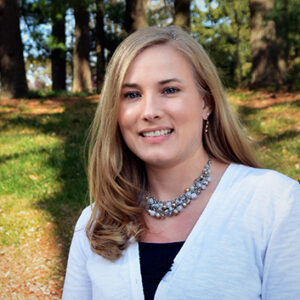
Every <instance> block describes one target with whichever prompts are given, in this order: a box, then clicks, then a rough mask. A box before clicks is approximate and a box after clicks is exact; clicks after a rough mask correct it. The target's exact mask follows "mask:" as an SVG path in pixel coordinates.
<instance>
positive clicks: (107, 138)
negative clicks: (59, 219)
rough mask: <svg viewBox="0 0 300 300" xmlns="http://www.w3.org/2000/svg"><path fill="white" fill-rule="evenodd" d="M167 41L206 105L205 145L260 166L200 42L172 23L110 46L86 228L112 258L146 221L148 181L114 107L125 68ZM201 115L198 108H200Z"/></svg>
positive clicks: (227, 158) (227, 159) (93, 134)
mask: <svg viewBox="0 0 300 300" xmlns="http://www.w3.org/2000/svg"><path fill="white" fill-rule="evenodd" d="M160 44H168V45H171V46H172V47H174V48H175V49H177V50H178V51H180V52H181V53H182V54H183V55H184V56H185V57H186V58H187V59H188V60H189V61H190V63H191V68H192V70H193V72H194V77H195V82H196V84H197V86H198V89H199V92H200V94H201V95H202V97H203V99H204V101H205V102H206V104H207V105H209V106H210V108H211V114H210V116H209V129H208V132H207V133H206V134H203V144H204V148H205V150H206V151H207V153H208V154H210V155H211V156H212V157H214V158H216V159H218V160H220V161H221V162H224V163H232V162H233V163H239V164H244V165H248V166H252V167H259V164H258V162H257V160H256V158H255V156H254V151H253V148H252V146H251V142H250V141H249V139H248V138H247V136H246V134H245V132H244V130H243V129H242V127H241V125H240V124H239V122H238V120H237V119H236V118H235V116H234V115H233V113H232V112H231V110H230V108H229V105H228V102H227V100H226V97H225V94H224V91H223V87H222V84H221V82H220V79H219V77H218V75H217V72H216V69H215V67H214V65H213V63H212V62H211V60H210V58H209V57H208V55H207V54H206V52H205V50H204V49H203V47H202V46H201V45H200V44H199V43H197V42H196V41H195V40H194V39H193V38H192V37H190V36H189V34H188V33H186V32H184V31H182V30H181V29H179V28H176V27H174V26H171V27H168V28H158V27H148V28H144V29H141V30H139V31H136V32H135V33H133V34H131V35H130V36H129V37H128V38H126V39H125V40H124V41H123V42H122V43H121V44H120V45H119V47H118V48H117V50H116V51H115V53H114V55H113V57H112V59H111V61H110V63H109V65H108V67H107V71H106V76H105V80H104V85H103V89H102V93H101V99H100V101H99V104H98V107H97V110H96V113H95V117H94V120H93V122H92V125H91V129H90V133H89V150H88V151H89V154H88V180H89V193H90V200H91V205H92V215H91V218H90V220H89V223H88V226H87V228H86V233H87V236H88V239H89V241H90V244H91V248H92V250H93V251H94V252H96V253H97V254H99V255H101V256H102V257H104V258H106V259H108V260H111V261H114V260H116V259H118V258H119V257H120V256H121V255H122V251H123V250H124V249H126V247H128V245H129V243H130V241H131V240H136V241H139V240H140V238H141V235H142V233H143V230H144V229H145V223H144V219H143V208H141V205H140V203H139V198H140V197H139V195H140V192H141V190H143V189H145V188H146V186H147V178H146V172H145V167H144V163H143V162H142V161H141V160H140V159H139V158H138V157H136V156H135V155H134V154H133V153H132V152H131V151H130V150H129V149H128V147H127V146H126V144H125V142H124V141H123V139H122V136H121V133H120V130H119V127H118V122H117V115H118V106H119V101H120V97H121V89H122V84H123V81H124V77H125V74H126V71H127V70H128V68H129V66H130V64H131V63H132V61H133V60H134V58H135V57H136V56H137V55H138V54H139V53H141V52H142V51H143V50H145V49H146V48H149V47H151V46H154V45H160ZM199 117H200V112H199Z"/></svg>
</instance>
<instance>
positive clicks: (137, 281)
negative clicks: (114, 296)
mask: <svg viewBox="0 0 300 300" xmlns="http://www.w3.org/2000/svg"><path fill="white" fill-rule="evenodd" d="M234 165H235V164H232V163H231V164H229V165H228V167H227V168H226V170H225V171H224V173H223V175H222V177H221V179H220V181H219V182H218V184H217V186H216V188H215V190H214V192H213V193H212V195H211V196H210V199H209V201H208V203H207V205H206V207H205V209H204V210H203V212H202V214H201V216H200V217H199V219H198V220H197V222H196V223H195V225H194V227H193V229H192V231H191V232H190V234H189V235H188V237H187V239H186V240H185V242H184V244H183V246H182V247H181V249H180V250H179V252H178V253H177V255H176V256H175V258H174V263H173V266H172V268H171V272H168V273H167V274H166V275H165V276H164V277H163V279H162V280H161V282H160V283H159V285H158V287H157V289H156V292H155V295H154V299H155V298H156V296H157V293H158V294H160V291H161V288H160V287H161V285H163V281H164V279H166V280H171V278H172V277H174V276H175V275H176V273H177V270H178V269H179V268H180V266H181V265H182V263H181V262H182V260H183V259H184V257H185V255H186V253H187V252H188V251H189V249H190V248H191V246H192V244H193V241H194V240H195V238H196V237H197V236H198V233H199V232H201V228H202V227H203V226H204V224H205V223H206V222H207V221H208V219H209V216H210V215H211V213H212V212H213V211H214V207H215V205H216V202H217V201H216V200H217V199H218V194H219V193H220V191H222V190H223V187H224V186H226V185H227V183H228V181H229V179H230V173H231V169H232V168H233V166H234ZM130 248H131V249H128V250H129V251H128V255H129V256H130V261H131V264H130V265H131V267H130V272H131V275H132V276H133V278H132V279H133V280H132V288H134V289H135V292H136V293H137V294H136V293H133V295H134V299H140V296H141V295H143V297H144V292H143V283H142V275H141V266H140V255H139V246H138V243H137V242H134V243H133V244H132V245H131V247H130Z"/></svg>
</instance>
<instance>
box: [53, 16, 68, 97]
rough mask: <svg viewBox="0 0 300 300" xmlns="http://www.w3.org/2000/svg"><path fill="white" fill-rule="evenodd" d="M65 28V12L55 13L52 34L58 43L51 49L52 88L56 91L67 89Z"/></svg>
mask: <svg viewBox="0 0 300 300" xmlns="http://www.w3.org/2000/svg"><path fill="white" fill-rule="evenodd" d="M65 30H66V28H65V12H62V13H61V14H53V16H52V35H53V38H54V40H55V42H56V43H57V44H58V45H57V47H55V49H53V50H52V51H51V67H52V69H51V75H52V90H54V91H56V90H66V77H67V74H66V51H65V50H64V49H62V45H65V42H66V33H65ZM59 44H60V45H59Z"/></svg>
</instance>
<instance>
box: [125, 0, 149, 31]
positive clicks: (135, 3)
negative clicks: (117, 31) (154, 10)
mask: <svg viewBox="0 0 300 300" xmlns="http://www.w3.org/2000/svg"><path fill="white" fill-rule="evenodd" d="M147 26H148V23H147V16H146V5H145V0H126V12H125V30H126V31H127V33H132V32H134V31H136V30H138V29H140V28H143V27H147Z"/></svg>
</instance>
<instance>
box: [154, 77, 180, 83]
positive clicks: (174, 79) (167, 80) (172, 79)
mask: <svg viewBox="0 0 300 300" xmlns="http://www.w3.org/2000/svg"><path fill="white" fill-rule="evenodd" d="M173 81H175V82H179V83H182V81H181V80H180V79H178V78H170V79H165V80H161V81H159V82H158V83H159V84H161V85H162V84H166V83H169V82H173Z"/></svg>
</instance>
